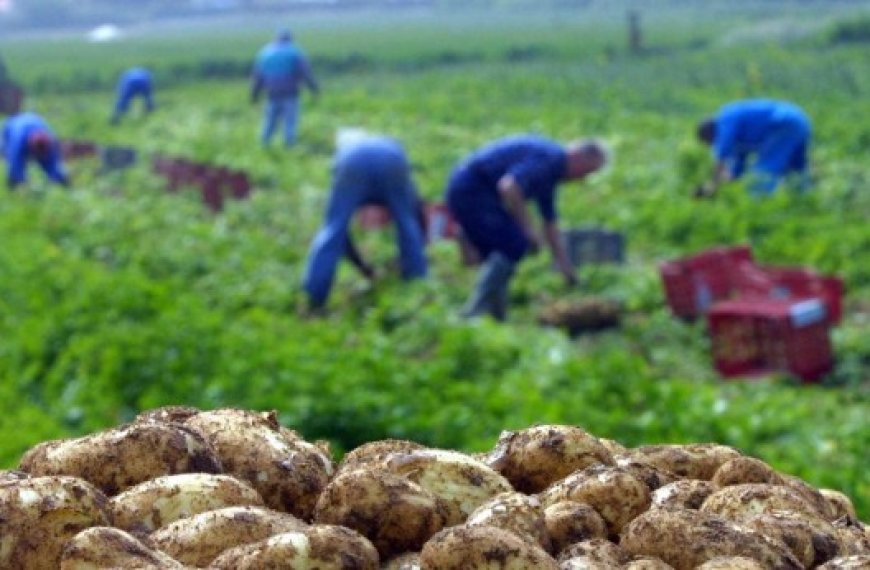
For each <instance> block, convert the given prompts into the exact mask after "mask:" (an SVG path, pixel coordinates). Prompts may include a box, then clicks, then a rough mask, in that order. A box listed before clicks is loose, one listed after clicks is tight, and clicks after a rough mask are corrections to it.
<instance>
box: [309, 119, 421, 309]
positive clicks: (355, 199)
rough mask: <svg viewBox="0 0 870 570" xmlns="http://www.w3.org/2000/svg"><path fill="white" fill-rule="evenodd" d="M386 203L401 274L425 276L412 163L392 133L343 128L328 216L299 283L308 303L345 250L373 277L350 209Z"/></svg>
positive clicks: (318, 299) (323, 289) (323, 293)
mask: <svg viewBox="0 0 870 570" xmlns="http://www.w3.org/2000/svg"><path fill="white" fill-rule="evenodd" d="M369 204H378V205H382V206H385V207H386V208H387V209H388V210H389V212H390V214H391V216H392V219H393V220H394V223H395V225H396V240H397V242H398V247H399V262H400V266H401V272H402V277H403V278H405V279H414V278H421V277H425V276H426V274H427V272H428V265H427V261H426V254H425V238H424V235H423V229H422V227H421V224H420V222H419V217H418V209H417V208H418V204H419V199H418V196H417V191H416V188H415V186H414V182H413V179H412V176H411V166H410V163H409V161H408V157H407V155H406V153H405V150H404V148H403V147H402V145H401V144H400V143H399V142H398V141H397V140H395V139H393V138H390V137H386V136H382V135H374V134H369V133H364V132H358V131H357V132H346V133H344V134H343V135H341V136H340V137H339V140H338V141H337V150H336V153H335V156H334V157H333V163H332V189H331V192H330V196H329V204H328V206H327V210H326V219H325V220H324V223H323V226H322V227H321V228H320V230H319V231H318V232H317V235H316V236H315V238H314V241H313V242H312V244H311V248H310V250H309V252H308V260H307V262H306V270H305V276H304V278H303V288H304V289H305V292H306V293H307V295H308V299H309V304H310V306H311V307H312V308H320V307H322V306H323V305H324V304H325V303H326V300H327V297H328V296H329V292H330V290H331V288H332V283H333V280H334V278H335V271H336V266H337V265H338V262H339V261H340V260H341V258H342V257H343V256H347V257H348V258H349V259H350V260H351V261H352V262H353V263H354V265H356V266H357V268H358V269H360V271H361V272H362V273H363V274H364V275H366V276H367V277H369V278H371V277H372V276H373V271H372V269H371V267H370V266H368V265H367V264H365V262H364V261H362V258H361V257H360V255H359V253H358V252H357V250H356V248H355V247H354V246H353V242H352V241H351V239H350V236H349V234H348V225H349V224H350V222H351V218H352V217H353V214H354V212H355V211H356V210H357V209H359V208H360V207H361V206H364V205H369Z"/></svg>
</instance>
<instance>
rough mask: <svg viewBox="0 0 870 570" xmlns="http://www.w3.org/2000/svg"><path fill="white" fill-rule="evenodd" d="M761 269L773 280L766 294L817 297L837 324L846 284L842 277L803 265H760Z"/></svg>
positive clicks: (841, 310) (841, 316)
mask: <svg viewBox="0 0 870 570" xmlns="http://www.w3.org/2000/svg"><path fill="white" fill-rule="evenodd" d="M761 270H762V271H764V273H766V274H767V275H769V276H770V279H771V280H772V281H773V287H772V288H771V289H770V291H769V295H768V296H770V297H774V298H784V299H810V298H819V299H822V300H823V301H824V303H825V308H826V309H827V311H828V318H829V319H830V321H831V323H833V324H837V323H839V322H840V320H841V319H842V318H843V294H844V293H845V290H846V286H845V284H844V283H843V280H842V279H839V278H838V277H834V276H831V275H822V274H819V273H816V272H815V271H812V270H810V269H806V268H804V267H772V266H762V267H761Z"/></svg>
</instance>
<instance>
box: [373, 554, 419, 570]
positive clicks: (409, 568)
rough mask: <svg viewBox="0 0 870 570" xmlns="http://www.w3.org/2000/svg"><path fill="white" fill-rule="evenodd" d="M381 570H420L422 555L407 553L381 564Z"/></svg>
mask: <svg viewBox="0 0 870 570" xmlns="http://www.w3.org/2000/svg"><path fill="white" fill-rule="evenodd" d="M381 570H420V553H419V552H406V553H405V554H400V555H399V556H396V557H394V558H390V559H389V560H387V561H386V562H381Z"/></svg>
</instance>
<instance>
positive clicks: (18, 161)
mask: <svg viewBox="0 0 870 570" xmlns="http://www.w3.org/2000/svg"><path fill="white" fill-rule="evenodd" d="M3 155H4V157H5V158H6V169H7V170H6V185H7V187H8V188H9V189H10V190H14V189H15V187H16V186H18V185H19V184H22V183H23V182H25V180H26V179H27V161H28V160H34V161H36V163H37V164H39V166H40V167H41V168H42V170H43V171H44V172H45V174H46V176H48V177H49V178H50V179H51V180H53V181H55V182H57V183H58V184H60V185H62V186H65V187H69V177H68V176H67V173H66V171H65V169H64V167H63V162H62V160H61V153H60V145H59V143H58V140H57V137H55V135H54V133H53V132H52V131H51V129H50V128H49V127H48V124H47V123H46V122H45V120H43V118H42V117H40V116H39V115H37V114H35V113H21V114H18V115H14V116H12V117H9V118H8V119H6V122H5V124H4V125H3Z"/></svg>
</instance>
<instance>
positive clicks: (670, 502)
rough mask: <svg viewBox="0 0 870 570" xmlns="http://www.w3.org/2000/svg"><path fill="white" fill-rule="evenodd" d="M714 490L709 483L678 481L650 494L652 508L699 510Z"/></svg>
mask: <svg viewBox="0 0 870 570" xmlns="http://www.w3.org/2000/svg"><path fill="white" fill-rule="evenodd" d="M715 490H716V488H715V487H714V486H713V483H711V482H710V481H700V480H698V479H680V480H679V481H674V482H673V483H668V484H667V485H665V486H664V487H660V488H658V489H656V490H655V492H653V494H652V507H653V508H656V509H671V508H678V509H700V508H701V505H702V504H704V501H705V500H706V499H707V497H709V496H710V495H712V494H713V492H714V491H715Z"/></svg>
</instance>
